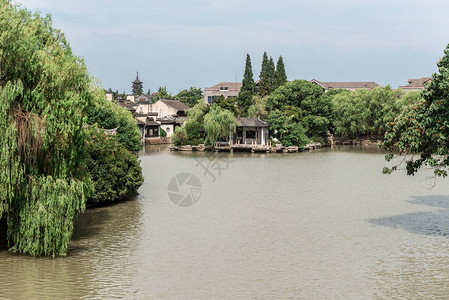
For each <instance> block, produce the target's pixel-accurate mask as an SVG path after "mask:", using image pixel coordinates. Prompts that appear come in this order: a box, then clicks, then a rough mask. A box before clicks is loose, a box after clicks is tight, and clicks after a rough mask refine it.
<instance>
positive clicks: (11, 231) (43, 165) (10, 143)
mask: <svg viewBox="0 0 449 300" xmlns="http://www.w3.org/2000/svg"><path fill="white" fill-rule="evenodd" d="M0 33H1V34H0V66H1V67H0V144H1V146H0V170H1V173H0V219H2V218H6V219H7V239H8V243H9V246H10V247H11V249H12V250H13V251H17V252H22V253H28V254H32V255H52V256H55V255H65V253H66V252H67V249H68V245H69V242H70V238H71V236H72V232H73V222H74V220H75V218H76V217H77V215H78V214H79V213H80V212H82V211H83V210H84V207H85V200H86V196H87V195H88V193H89V191H90V189H91V186H90V181H89V176H88V173H87V172H86V171H85V165H84V159H85V153H86V151H85V150H86V149H85V142H84V141H85V139H86V132H85V131H84V130H83V127H84V125H85V124H86V119H85V117H84V116H85V110H86V108H87V107H88V106H89V105H90V103H91V101H92V98H93V96H92V92H91V83H90V78H89V76H88V72H87V69H86V66H85V64H84V62H83V61H82V60H81V59H80V58H78V57H76V56H75V55H73V53H72V50H71V48H70V46H69V44H68V43H67V41H66V40H65V37H64V35H63V34H62V33H61V32H60V31H59V30H56V29H54V28H52V23H51V18H50V17H49V16H47V17H42V16H40V15H39V14H31V13H30V12H28V11H26V10H25V9H21V8H19V7H17V6H14V5H11V4H10V3H9V2H8V1H4V0H0Z"/></svg>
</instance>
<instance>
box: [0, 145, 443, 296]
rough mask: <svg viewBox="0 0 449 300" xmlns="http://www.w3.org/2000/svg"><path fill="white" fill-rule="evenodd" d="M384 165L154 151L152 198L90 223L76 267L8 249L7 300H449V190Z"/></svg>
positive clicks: (354, 150) (0, 284)
mask: <svg viewBox="0 0 449 300" xmlns="http://www.w3.org/2000/svg"><path fill="white" fill-rule="evenodd" d="M383 157H384V153H382V152H381V151H380V150H378V149H377V148H374V147H371V148H370V147H364V148H363V147H349V146H347V147H341V148H334V149H322V150H317V151H311V152H305V153H298V154H249V153H248V154H243V153H234V154H229V153H227V154H221V153H218V154H217V153H214V154H210V153H184V152H183V153H170V152H168V151H166V150H165V149H164V148H148V149H147V152H146V153H145V154H143V155H142V156H141V161H142V166H143V170H144V175H145V183H144V184H143V186H142V187H141V188H140V190H139V193H140V195H138V196H137V197H136V198H135V199H133V200H131V201H127V202H121V203H117V204H115V205H111V206H105V207H97V208H93V209H89V210H87V211H86V212H85V213H84V214H83V215H81V216H80V217H79V219H78V222H77V225H76V230H75V232H74V235H73V240H72V243H71V250H70V253H69V255H68V256H67V257H64V258H56V259H51V258H32V257H28V256H23V255H16V254H12V253H9V252H8V251H6V249H5V245H0V298H2V299H68V298H70V299H72V298H73V299H78V298H89V299H91V298H96V299H113V298H127V299H211V298H212V299H230V298H237V299H273V298H274V299H430V298H431V299H438V298H441V299H447V298H448V295H449V185H448V184H447V183H448V182H447V180H438V181H437V184H436V187H434V188H430V187H431V186H432V185H433V181H432V180H429V179H427V176H428V175H429V174H428V173H426V172H424V173H420V174H418V175H416V176H414V177H407V176H406V175H405V174H404V173H397V174H392V175H388V176H387V175H382V174H381V170H382V167H383V166H384V165H385V164H386V163H385V161H384V159H383ZM178 174H181V175H178ZM177 175H178V176H177ZM173 178H175V179H173ZM183 178H185V179H188V180H187V181H186V182H185V183H184V184H182V183H183ZM195 178H196V179H195ZM194 179H195V180H194ZM176 180H178V181H176ZM176 184H179V185H180V187H179V190H176ZM168 190H170V191H171V193H170V194H169V193H168ZM179 195H181V196H185V195H191V197H190V198H189V197H186V198H182V199H181V200H180V198H179V197H178V196H179ZM175 203H177V204H175Z"/></svg>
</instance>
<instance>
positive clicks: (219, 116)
mask: <svg viewBox="0 0 449 300" xmlns="http://www.w3.org/2000/svg"><path fill="white" fill-rule="evenodd" d="M236 126H237V121H236V119H235V117H234V115H233V114H232V113H231V112H230V111H229V110H226V109H222V108H220V107H218V106H216V107H212V108H211V109H210V111H209V113H208V114H207V115H206V116H205V117H204V129H205V130H206V135H207V137H208V139H209V140H210V141H211V143H212V144H214V143H215V142H216V141H219V140H226V139H228V138H229V137H230V134H232V133H235V129H236Z"/></svg>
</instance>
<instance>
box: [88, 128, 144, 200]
mask: <svg viewBox="0 0 449 300" xmlns="http://www.w3.org/2000/svg"><path fill="white" fill-rule="evenodd" d="M87 152H88V156H87V159H86V165H87V168H88V169H89V172H90V175H91V179H92V182H93V186H94V192H93V193H92V195H91V196H90V197H89V199H88V201H89V202H92V203H106V202H111V201H114V200H117V199H121V198H124V197H126V196H128V195H130V194H133V193H135V192H136V191H137V189H138V188H139V187H140V186H141V185H142V183H143V175H142V168H141V167H140V163H139V160H138V159H137V156H136V155H134V154H132V153H131V152H130V151H128V150H127V149H126V148H125V147H124V146H123V145H122V144H121V143H120V142H118V139H117V138H116V137H114V136H108V135H105V134H104V133H103V130H101V129H99V128H98V127H96V126H94V127H92V129H91V130H90V137H89V139H88V146H87Z"/></svg>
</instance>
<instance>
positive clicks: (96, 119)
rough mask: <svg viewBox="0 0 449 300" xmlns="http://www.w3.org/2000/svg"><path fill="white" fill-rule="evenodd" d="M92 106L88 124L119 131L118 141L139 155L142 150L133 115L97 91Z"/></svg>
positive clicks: (89, 109) (88, 113)
mask: <svg viewBox="0 0 449 300" xmlns="http://www.w3.org/2000/svg"><path fill="white" fill-rule="evenodd" d="M95 96H96V97H95V98H94V101H92V105H91V106H90V107H88V109H87V123H88V124H90V125H92V124H97V125H98V126H99V127H100V128H104V129H113V128H118V129H117V134H116V136H115V138H116V140H117V141H118V142H119V143H121V144H122V145H123V146H124V147H125V148H126V149H128V150H129V151H131V152H133V153H137V152H139V151H140V150H141V149H142V145H141V142H140V132H139V129H138V127H137V122H136V120H135V119H134V118H133V116H132V115H131V113H130V112H129V111H128V110H127V109H125V108H123V107H121V106H120V105H118V104H116V103H113V102H110V101H107V100H106V97H105V96H104V94H101V93H100V92H99V91H98V90H97V91H95Z"/></svg>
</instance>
